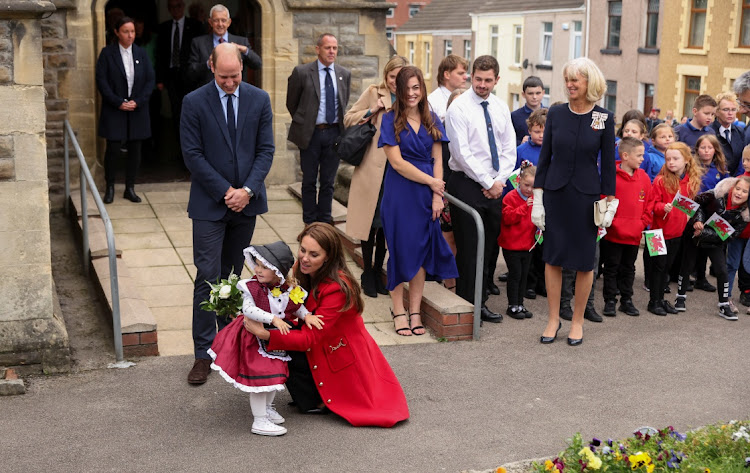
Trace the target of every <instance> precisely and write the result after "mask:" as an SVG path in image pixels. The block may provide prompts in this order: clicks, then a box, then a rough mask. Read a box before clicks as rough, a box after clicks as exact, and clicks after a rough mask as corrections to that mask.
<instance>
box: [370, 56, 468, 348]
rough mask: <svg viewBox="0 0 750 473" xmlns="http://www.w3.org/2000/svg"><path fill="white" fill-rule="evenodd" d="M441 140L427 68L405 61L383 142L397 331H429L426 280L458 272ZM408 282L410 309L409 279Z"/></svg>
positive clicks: (383, 207)
mask: <svg viewBox="0 0 750 473" xmlns="http://www.w3.org/2000/svg"><path fill="white" fill-rule="evenodd" d="M442 141H448V140H447V138H446V137H445V130H444V129H443V125H442V123H441V122H440V120H439V119H438V117H437V116H436V115H435V114H434V113H432V112H431V111H430V107H429V105H428V103H427V94H426V89H425V84H424V78H423V77H422V72H421V71H420V70H419V69H418V68H416V67H414V66H405V67H404V68H402V69H401V71H400V72H399V73H398V76H396V102H395V103H394V104H393V109H392V110H391V111H390V112H388V113H386V114H385V115H383V120H382V123H381V127H380V139H379V141H378V146H379V147H382V148H383V149H384V150H385V155H386V157H387V158H388V166H387V167H386V171H385V182H384V184H383V199H382V201H381V203H380V217H381V220H382V223H383V231H384V233H385V241H386V243H387V244H388V252H389V253H390V256H389V257H388V290H389V291H390V293H391V300H392V304H393V309H392V313H391V315H392V317H393V319H394V324H395V326H396V333H398V334H399V335H404V336H410V335H412V334H414V335H422V334H424V333H425V329H424V326H422V319H421V309H420V307H421V304H422V292H423V290H424V283H425V281H426V280H429V281H434V280H438V279H448V278H455V277H458V269H457V268H456V260H455V259H454V257H453V253H451V250H450V247H449V246H448V244H447V243H446V242H445V238H443V234H442V232H441V231H440V221H439V220H438V216H439V215H440V212H441V211H442V210H443V192H444V190H445V182H443V159H442V152H443V148H442ZM405 282H408V283H409V315H408V317H407V313H406V309H405V308H404V284H403V283H405Z"/></svg>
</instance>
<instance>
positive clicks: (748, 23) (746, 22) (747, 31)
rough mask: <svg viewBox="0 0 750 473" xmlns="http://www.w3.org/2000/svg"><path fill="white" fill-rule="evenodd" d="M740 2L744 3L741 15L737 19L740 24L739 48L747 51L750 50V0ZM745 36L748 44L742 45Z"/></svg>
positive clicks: (741, 5) (741, 4) (741, 6)
mask: <svg viewBox="0 0 750 473" xmlns="http://www.w3.org/2000/svg"><path fill="white" fill-rule="evenodd" d="M740 2H742V3H740V12H739V13H740V14H739V16H738V17H737V18H738V19H739V22H740V28H739V35H738V37H737V47H738V48H743V49H747V48H750V0H740ZM745 16H747V18H745ZM743 36H747V44H742V39H743Z"/></svg>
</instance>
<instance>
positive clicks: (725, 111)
mask: <svg viewBox="0 0 750 473" xmlns="http://www.w3.org/2000/svg"><path fill="white" fill-rule="evenodd" d="M719 111H720V112H723V113H729V112H732V113H737V109H736V108H720V109H719Z"/></svg>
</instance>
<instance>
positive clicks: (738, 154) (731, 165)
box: [711, 120, 748, 176]
mask: <svg viewBox="0 0 750 473" xmlns="http://www.w3.org/2000/svg"><path fill="white" fill-rule="evenodd" d="M720 126H721V124H719V122H718V121H716V120H714V122H713V123H712V124H711V128H713V130H714V132H716V138H717V139H718V140H719V144H720V145H721V151H722V152H723V153H724V158H725V159H726V160H727V169H728V170H729V174H731V175H732V176H736V175H737V171H738V170H742V168H741V166H742V150H743V149H744V147H745V145H746V144H748V143H745V136H744V133H743V132H742V130H740V127H738V126H737V125H735V124H734V123H732V125H731V126H730V127H729V128H730V129H731V130H732V131H731V136H732V141H731V142H727V139H726V138H725V137H724V135H720V134H719V127H720ZM745 171H747V169H745ZM740 174H742V173H741V172H740Z"/></svg>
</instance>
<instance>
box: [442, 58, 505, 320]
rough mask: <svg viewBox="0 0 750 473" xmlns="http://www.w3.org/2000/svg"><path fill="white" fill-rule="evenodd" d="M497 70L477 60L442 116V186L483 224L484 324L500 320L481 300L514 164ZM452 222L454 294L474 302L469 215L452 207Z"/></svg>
mask: <svg viewBox="0 0 750 473" xmlns="http://www.w3.org/2000/svg"><path fill="white" fill-rule="evenodd" d="M499 71H500V66H499V65H498V63H497V60H496V59H495V58H494V57H492V56H480V57H478V58H476V59H475V60H474V64H473V66H472V71H471V90H468V91H466V92H465V93H464V94H461V95H460V96H459V97H457V98H456V99H455V100H454V101H453V103H452V104H451V107H450V109H449V110H448V111H447V113H446V116H445V129H446V133H447V135H448V138H449V139H450V145H449V147H450V151H451V158H450V161H449V163H448V164H449V167H450V169H451V171H452V173H451V176H450V178H449V180H448V184H447V189H446V190H447V191H448V192H449V193H450V194H452V195H453V196H455V197H457V198H459V199H461V200H462V201H464V202H466V203H467V204H468V205H470V206H471V207H473V208H474V209H475V210H476V211H477V212H479V215H480V216H481V217H482V220H483V222H484V233H485V242H484V245H485V246H484V268H483V274H484V278H483V279H484V280H483V282H482V291H481V295H482V300H481V303H482V320H486V321H488V322H501V321H502V315H500V314H496V313H494V312H492V311H491V310H490V309H488V308H487V306H486V305H485V302H486V301H487V297H488V294H489V293H488V288H489V285H490V284H492V276H493V274H494V272H495V264H496V263H497V258H498V255H499V247H498V245H497V237H498V235H499V233H500V217H501V215H502V207H501V201H500V197H501V196H502V193H503V188H504V187H505V181H507V180H508V176H510V174H511V172H513V167H514V166H515V163H516V134H515V131H514V129H513V124H512V122H511V119H510V110H509V109H508V105H506V104H505V103H504V102H503V101H502V100H500V99H498V98H497V97H496V96H494V95H493V94H492V90H493V89H494V88H495V85H496V84H497V81H498V78H499ZM451 220H452V223H453V233H454V236H455V238H456V248H457V250H458V252H457V254H456V264H457V265H458V272H459V279H458V281H457V282H456V294H458V295H460V296H461V297H463V298H464V299H466V300H467V301H469V302H474V303H479V302H480V301H475V300H474V278H475V270H476V264H477V258H476V247H477V232H476V226H475V223H474V219H473V218H472V217H471V216H470V215H469V214H468V213H466V212H463V211H461V210H460V209H458V208H457V207H456V206H453V207H451Z"/></svg>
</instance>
